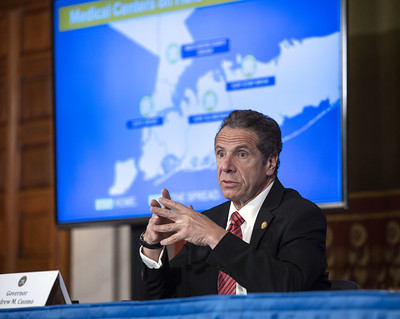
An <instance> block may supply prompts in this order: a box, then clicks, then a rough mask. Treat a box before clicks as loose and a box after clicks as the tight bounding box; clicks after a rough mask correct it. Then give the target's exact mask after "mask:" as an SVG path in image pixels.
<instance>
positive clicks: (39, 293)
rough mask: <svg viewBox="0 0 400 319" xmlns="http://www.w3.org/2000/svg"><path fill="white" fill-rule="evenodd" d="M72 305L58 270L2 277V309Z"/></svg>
mask: <svg viewBox="0 0 400 319" xmlns="http://www.w3.org/2000/svg"><path fill="white" fill-rule="evenodd" d="M70 303H71V299H70V298H69V295H68V292H67V289H66V287H65V284H64V281H63V279H62V277H61V274H60V272H59V271H57V270H54V271H38V272H26V273H15V274H4V275H0V308H20V307H40V306H46V305H57V304H70Z"/></svg>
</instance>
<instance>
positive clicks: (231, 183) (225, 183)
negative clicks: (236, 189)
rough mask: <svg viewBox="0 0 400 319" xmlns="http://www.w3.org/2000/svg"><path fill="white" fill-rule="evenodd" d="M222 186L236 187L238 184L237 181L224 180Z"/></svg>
mask: <svg viewBox="0 0 400 319" xmlns="http://www.w3.org/2000/svg"><path fill="white" fill-rule="evenodd" d="M222 184H223V185H226V186H233V185H236V184H237V182H235V181H229V180H225V179H223V180H222Z"/></svg>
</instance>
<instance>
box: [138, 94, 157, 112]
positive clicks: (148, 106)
mask: <svg viewBox="0 0 400 319" xmlns="http://www.w3.org/2000/svg"><path fill="white" fill-rule="evenodd" d="M139 110H140V114H142V116H143V117H149V116H151V115H152V114H153V111H154V103H153V99H152V97H151V96H149V95H145V96H143V97H142V99H141V100H140V103H139Z"/></svg>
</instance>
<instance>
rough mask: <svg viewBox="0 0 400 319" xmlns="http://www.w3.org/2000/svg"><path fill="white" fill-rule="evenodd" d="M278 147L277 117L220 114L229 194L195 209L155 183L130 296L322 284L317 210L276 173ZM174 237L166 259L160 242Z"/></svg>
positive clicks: (222, 172)
mask: <svg viewBox="0 0 400 319" xmlns="http://www.w3.org/2000/svg"><path fill="white" fill-rule="evenodd" d="M281 149H282V142H281V132H280V129H279V126H278V124H277V123H276V122H275V121H274V120H273V119H271V118H269V117H267V116H264V115H263V114H261V113H258V112H255V111H251V110H246V111H234V112H232V113H231V114H230V115H229V116H228V117H227V118H226V119H225V120H224V121H223V123H222V125H221V128H220V130H219V132H218V133H217V135H216V137H215V153H216V161H217V173H218V182H219V185H220V188H221V190H222V193H223V195H224V196H225V197H226V198H227V199H228V200H229V201H228V202H226V203H223V204H221V205H219V206H216V207H214V208H212V209H210V210H208V211H205V212H203V213H202V214H200V213H198V212H196V211H194V210H193V209H192V207H191V206H189V207H186V206H184V205H182V204H180V203H177V202H174V201H172V200H171V199H170V198H169V193H168V191H167V190H165V189H163V191H162V198H160V199H159V200H158V202H157V201H155V200H153V201H152V202H151V203H150V205H151V211H152V213H153V216H152V217H151V218H150V220H149V223H148V225H147V228H146V231H145V232H144V233H143V234H142V235H141V238H140V242H141V245H142V247H141V249H140V252H139V253H140V259H138V260H139V262H140V267H141V274H140V277H141V278H138V279H137V280H138V281H139V282H138V283H139V284H138V286H137V287H138V289H137V290H136V291H135V296H133V297H134V299H157V298H171V297H189V296H200V295H207V294H217V293H219V294H247V293H251V292H284V291H304V290H324V289H329V287H330V284H329V281H328V275H327V273H326V267H327V262H326V248H325V237H326V219H325V216H324V214H323V213H322V212H321V210H320V209H319V208H318V206H316V205H315V204H313V203H311V202H310V201H308V200H306V199H304V198H302V197H301V196H300V195H299V194H298V193H297V192H296V191H295V190H292V189H286V188H284V187H283V186H282V184H281V183H280V181H279V180H278V179H277V169H278V166H279V154H280V152H281ZM181 240H185V241H186V243H185V245H184V246H183V248H182V249H181V251H180V252H179V253H178V254H177V255H176V256H175V257H174V258H173V259H172V260H171V261H169V259H168V254H167V251H166V249H164V246H165V245H169V244H174V243H176V242H178V241H181Z"/></svg>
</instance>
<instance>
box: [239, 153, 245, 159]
mask: <svg viewBox="0 0 400 319" xmlns="http://www.w3.org/2000/svg"><path fill="white" fill-rule="evenodd" d="M246 156H247V154H246V153H239V157H240V158H245V157H246Z"/></svg>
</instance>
